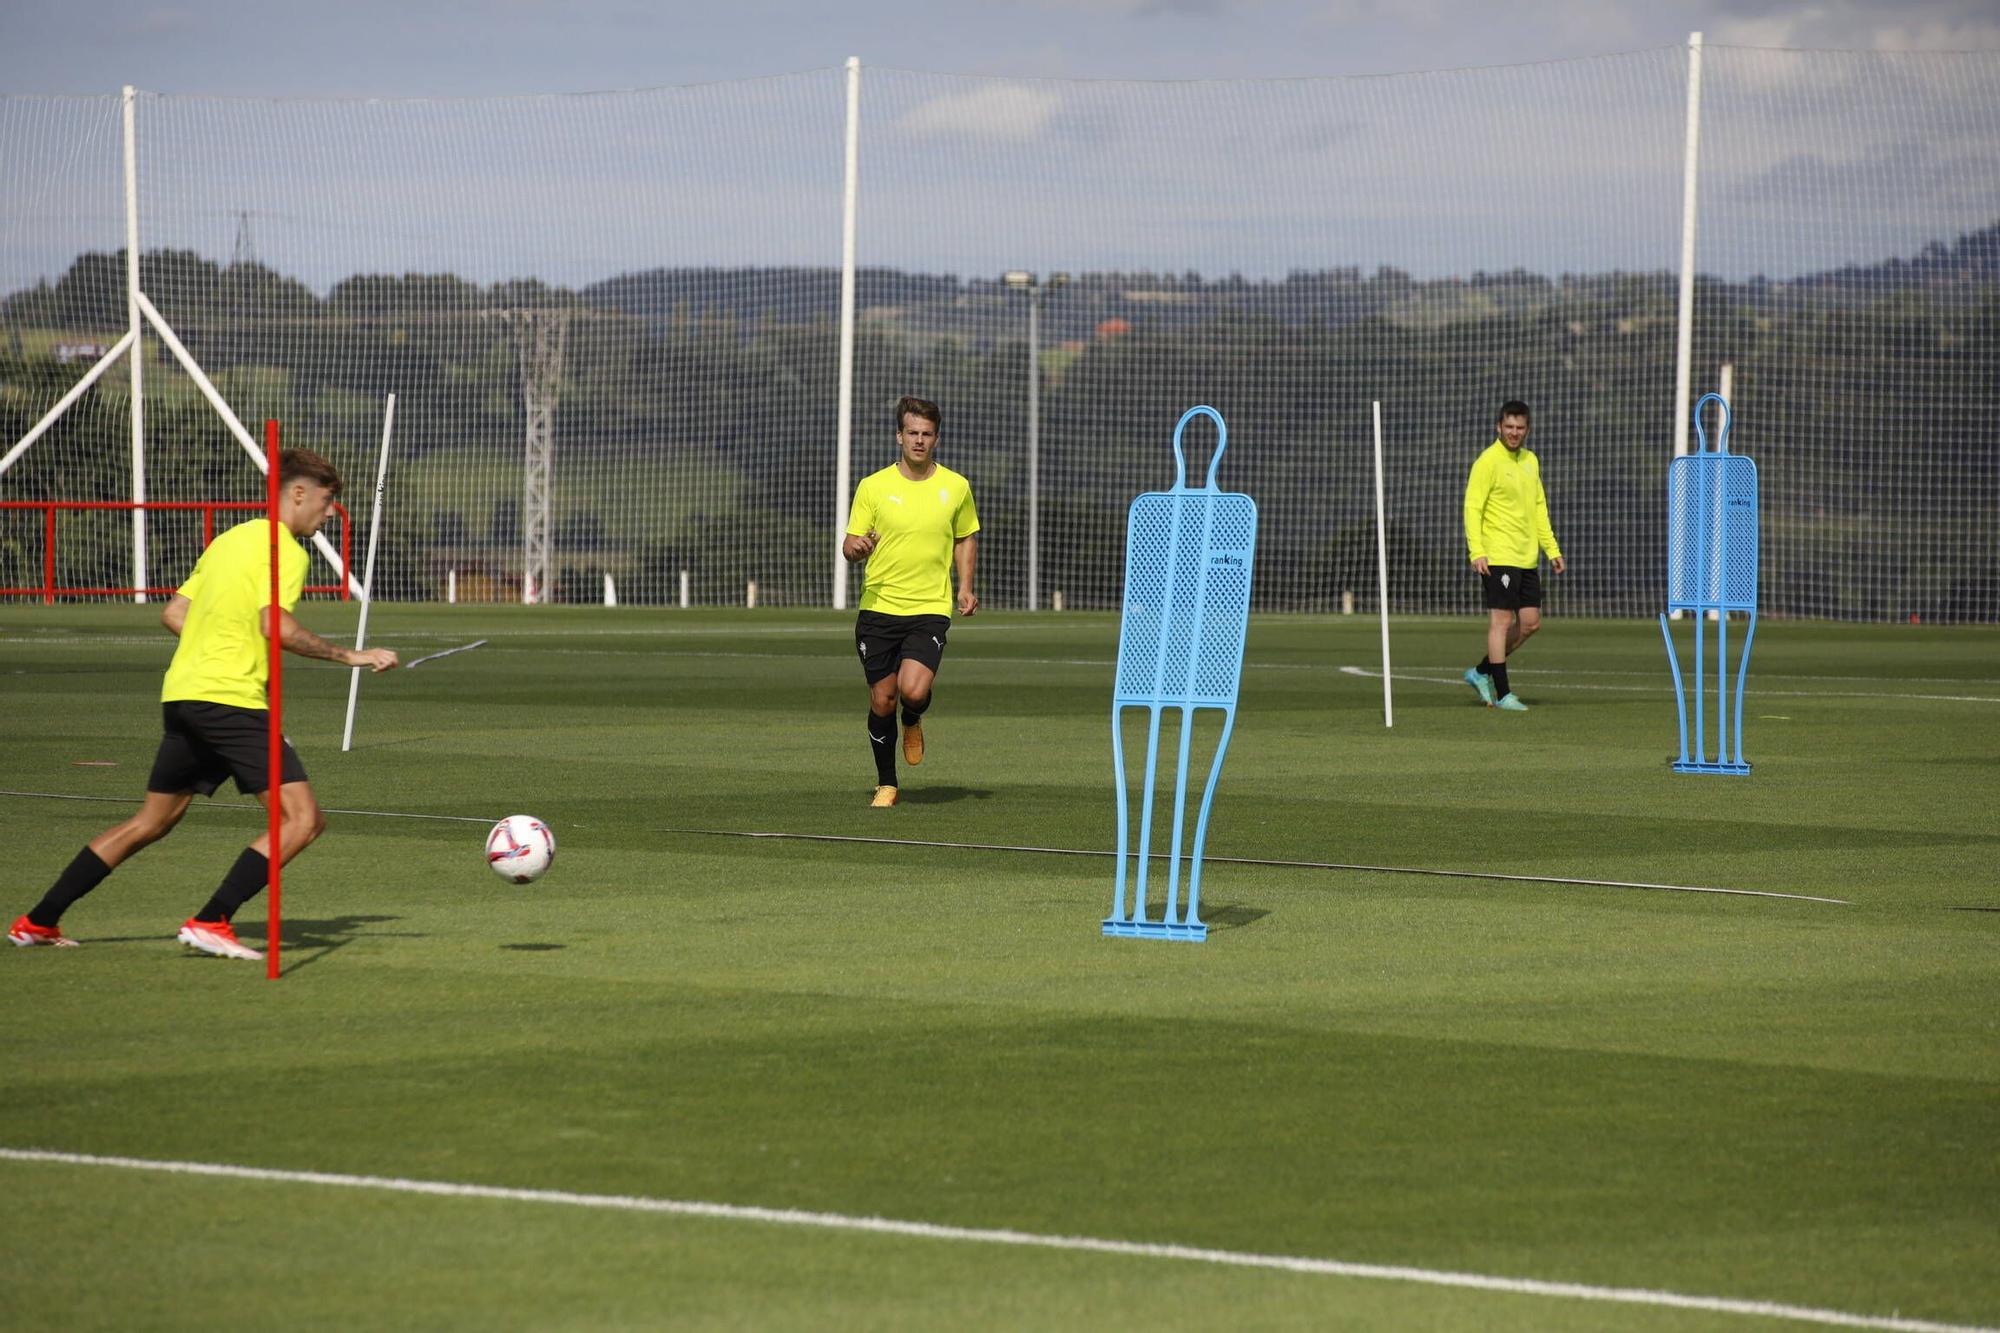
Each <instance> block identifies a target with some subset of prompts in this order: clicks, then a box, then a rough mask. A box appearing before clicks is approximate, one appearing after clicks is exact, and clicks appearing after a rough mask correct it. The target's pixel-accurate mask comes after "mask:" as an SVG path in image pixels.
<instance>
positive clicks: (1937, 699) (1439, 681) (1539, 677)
mask: <svg viewBox="0 0 2000 1333" xmlns="http://www.w3.org/2000/svg"><path fill="white" fill-rule="evenodd" d="M1341 671H1343V672H1344V673H1346V674H1347V675H1350V676H1366V677H1367V678H1368V679H1370V680H1380V679H1382V673H1381V672H1380V671H1374V670H1370V669H1369V668H1367V667H1359V666H1344V667H1342V668H1341ZM1553 674H1555V673H1553V672H1547V673H1541V674H1529V675H1524V677H1523V679H1526V680H1530V681H1532V682H1533V683H1534V685H1535V687H1536V688H1537V689H1545V690H1611V691H1613V692H1615V693H1619V694H1671V693H1673V687H1672V686H1671V685H1659V686H1650V687H1649V686H1645V685H1567V684H1564V683H1562V682H1560V681H1549V680H1545V679H1543V675H1553ZM1391 678H1392V679H1394V680H1409V681H1415V682H1417V683H1418V684H1420V685H1463V684H1464V683H1465V682H1464V681H1463V680H1462V679H1460V678H1459V677H1457V676H1452V677H1449V678H1445V677H1439V676H1415V675H1410V674H1407V673H1405V672H1401V671H1397V672H1394V673H1392V676H1391ZM1805 679H1811V677H1805ZM1754 693H1755V695H1756V697H1757V698H1759V699H1923V700H1928V701H1931V702H1933V703H1949V704H2000V694H1901V693H1890V694H1883V693H1881V692H1879V691H1877V692H1869V691H1863V690H1767V689H1762V688H1759V689H1758V690H1756V691H1755V692H1754Z"/></svg>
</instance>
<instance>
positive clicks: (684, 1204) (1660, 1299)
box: [0, 1148, 2000, 1333]
mask: <svg viewBox="0 0 2000 1333" xmlns="http://www.w3.org/2000/svg"><path fill="white" fill-rule="evenodd" d="M0 1158H5V1159H7V1160H10V1161H16V1162H46V1163H52V1164H58V1165H63V1166H88V1167H109V1168H114V1169H119V1170H126V1171H158V1172H164V1173H168V1174H173V1175H185V1176H212V1177H221V1178H224V1179H230V1180H254V1181H260V1182H266V1183H271V1184H281V1185H326V1186H333V1187H336V1188H344V1189H364V1190H381V1191H384V1192H386V1193H393V1194H418V1195H429V1196H432V1197H441V1198H451V1199H495V1200H501V1201H504V1202H508V1203H536V1204H556V1205H561V1206H564V1207H570V1208H596V1209H603V1210H608V1211H616V1212H629V1213H664V1214H669V1215H672V1216H678V1217H704V1218H714V1219H717V1220H720V1221H726V1222H761V1223H767V1224H770V1225H775V1226H790V1227H815V1228H819V1229H821V1230H826V1231H859V1232H867V1233H871V1234H874V1235H888V1236H907V1237H910V1238H912V1239H916V1240H934V1241H961V1242H967V1243H971V1244H976V1245H1014V1246H1021V1247H1025V1248H1031V1249H1040V1250H1072V1251H1076V1250H1080V1251H1084V1252H1087V1253H1092V1254H1112V1255H1117V1256H1119V1257H1121V1258H1128V1259H1170V1260H1178V1261H1180V1262H1183V1263H1202V1264H1216V1265H1220V1266H1223V1267H1229V1268H1259V1269H1274V1270H1277V1271H1280V1272H1288V1273H1311V1274H1315V1275H1318V1276H1322V1277H1344V1278H1364V1279H1374V1280H1377V1281H1386V1282H1410V1283H1416V1284H1419V1285H1422V1286H1429V1287H1460V1288H1469V1289H1471V1290H1474V1291H1491V1292H1502V1293H1506V1294H1509V1295H1516V1296H1546V1297H1554V1298H1558V1299H1567V1300H1583V1301H1605V1302H1611V1303H1615V1304H1620V1305H1650V1306H1656V1307H1664V1308H1667V1309H1675V1310H1701V1311H1705V1312H1707V1313H1710V1314H1730V1315H1742V1316H1746V1317H1749V1318H1758V1319H1791V1320H1796V1321H1799V1322H1801V1323H1809V1324H1821V1325H1825V1326H1828V1327H1833V1328H1871V1329H1889V1330H1894V1331H1895V1333H2000V1330H1996V1329H1993V1328H1987V1327H1981V1326H1979V1325H1973V1324H1942V1323H1937V1322H1934V1321H1932V1320H1928V1319H1904V1318H1902V1317H1901V1316H1897V1315H1868V1314H1854V1313H1851V1312H1849V1311H1846V1310H1828V1309H1821V1308H1818V1307H1815V1306H1809V1305H1787V1304H1784V1303H1782V1302H1779V1301H1757V1300H1743V1299H1739V1298H1736V1297H1731V1296H1696V1295H1689V1294H1687V1293H1684V1292H1678V1291H1659V1290H1654V1289H1651V1288H1646V1287H1598V1286H1591V1285H1588V1284H1586V1283H1581V1282H1554V1281H1549V1280H1546V1279H1543V1278H1524V1277H1493V1276H1488V1275H1486V1274H1483V1273H1458V1272H1452V1271H1450V1270H1448V1269H1437V1268H1413V1267H1409V1266H1405V1265H1401V1264H1362V1263H1349V1262H1347V1261H1345V1260H1341V1259H1313V1258H1306V1257H1303V1256H1296V1255H1287V1254H1255V1253H1251V1252H1248V1251H1244V1250H1213V1249H1207V1248H1204V1247H1201V1246H1195V1245H1172V1244H1156V1243H1151V1242H1146V1241H1134V1240H1109V1239H1104V1238H1100V1237H1096V1236H1062V1235H1049V1234H1045V1233H1041V1232H1034V1231H1014V1230H1009V1229H1005V1228H989V1227H960V1226H947V1225H945V1224H943V1223H938V1222H909V1221H902V1220H899V1219H897V1218H891V1217H862V1216H856V1215H851V1214H847V1213H823V1212H808V1211H806V1210H804V1209H799V1208H760V1207H757V1206H755V1205H752V1204H734V1203H709V1202H705V1201H703V1200H698V1199H658V1198H651V1197H648V1196H645V1195H633V1194H578V1193H574V1192H572V1191H569V1190H536V1189H514V1188H509V1187H507V1186H501V1185H462V1184H456V1183H453V1182H450V1181H441V1180H409V1179H405V1178H402V1177H398V1176H352V1175H342V1174H337V1173H335V1172H330V1171H281V1170H276V1169H272V1168H268V1167H254V1166H232V1165H229V1164H226V1163H219V1162H175V1161H157V1160H153V1159H149V1158H143V1157H102V1156H97V1155H94V1154H89V1153H69V1152H50V1151H45V1150H41V1149H34V1148H0Z"/></svg>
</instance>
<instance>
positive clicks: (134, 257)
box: [122, 83, 347, 603]
mask: <svg viewBox="0 0 2000 1333" xmlns="http://www.w3.org/2000/svg"><path fill="white" fill-rule="evenodd" d="M137 97H138V90H137V89H135V88H134V87H133V86H132V85H131V84H129V83H128V84H126V85H125V91H124V93H123V95H122V101H123V103H124V113H125V331H126V336H127V337H128V338H130V339H131V340H132V346H131V349H130V350H131V371H132V499H133V501H134V502H135V503H134V504H133V506H132V588H133V592H132V600H133V601H135V602H139V603H144V602H145V600H146V394H145V378H146V376H145V366H146V343H145V339H144V338H143V337H142V336H141V333H142V330H143V329H144V328H145V325H144V323H143V322H142V316H141V315H140V313H139V124H138V117H137V113H136V110H135V106H134V103H135V101H136V99H137ZM346 572H347V571H346V570H342V571H341V573H343V574H345V573H346Z"/></svg>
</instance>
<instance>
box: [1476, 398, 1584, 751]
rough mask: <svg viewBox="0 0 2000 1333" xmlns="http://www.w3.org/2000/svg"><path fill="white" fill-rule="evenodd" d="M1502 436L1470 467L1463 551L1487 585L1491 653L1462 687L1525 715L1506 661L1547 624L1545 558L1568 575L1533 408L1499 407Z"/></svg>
mask: <svg viewBox="0 0 2000 1333" xmlns="http://www.w3.org/2000/svg"><path fill="white" fill-rule="evenodd" d="M1495 429H1496V431H1497V432H1498V436H1499V438H1497V439H1495V440H1494V441H1493V443H1492V444H1490V445H1488V446H1487V448H1486V452H1484V453H1482V454H1480V455H1479V458H1478V461H1476V462H1474V463H1473V465H1472V475H1471V476H1469V477H1467V478H1466V482H1465V547H1466V553H1467V554H1468V555H1469V556H1470V557H1471V559H1472V567H1473V568H1474V569H1475V570H1478V571H1479V576H1480V578H1482V579H1483V580H1485V583H1486V607H1487V611H1486V656H1484V657H1482V658H1480V659H1479V665H1478V666H1475V667H1469V668H1467V670H1466V673H1465V683H1466V684H1468V685H1470V686H1471V687H1472V688H1473V689H1474V690H1476V691H1477V692H1478V694H1479V698H1480V701H1481V702H1482V703H1484V704H1485V705H1486V706H1487V707H1489V708H1504V709H1506V710H1507V711H1508V712H1510V713H1520V712H1526V711H1527V707H1528V706H1527V705H1526V704H1524V703H1522V702H1521V701H1520V699H1519V698H1518V697H1516V696H1515V694H1514V691H1513V688H1512V687H1511V686H1510V685H1509V684H1508V683H1507V659H1508V658H1510V657H1512V656H1513V655H1514V654H1515V653H1516V652H1518V651H1519V650H1520V647H1521V645H1522V644H1523V643H1526V642H1527V640H1528V636H1529V635H1531V634H1533V633H1534V632H1535V631H1536V630H1538V629H1540V628H1541V627H1542V576H1541V571H1540V569H1539V564H1540V553H1541V552H1543V551H1546V552H1548V556H1549V565H1550V567H1551V568H1552V569H1554V570H1555V572H1556V573H1558V574H1560V573H1562V572H1563V568H1564V561H1563V554H1562V548H1561V547H1559V546H1557V545H1556V534H1555V530H1554V529H1553V528H1552V527H1550V526H1549V497H1548V495H1547V493H1546V492H1544V491H1543V490H1542V465H1541V463H1540V462H1539V461H1538V460H1537V459H1536V457H1535V454H1534V451H1533V450H1531V449H1529V448H1527V447H1526V443H1527V439H1528V405H1527V404H1526V403H1524V402H1521V401H1519V400H1518V399H1511V400H1509V401H1508V402H1506V403H1504V404H1502V406H1501V408H1500V420H1499V423H1498V425H1497V426H1496V427H1495Z"/></svg>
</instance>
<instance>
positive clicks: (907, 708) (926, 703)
mask: <svg viewBox="0 0 2000 1333" xmlns="http://www.w3.org/2000/svg"><path fill="white" fill-rule="evenodd" d="M936 697H937V696H936V695H935V694H926V695H925V696H924V698H923V702H922V703H914V704H913V703H911V702H910V701H909V700H907V699H905V700H904V701H903V725H904V726H906V727H907V726H909V725H910V724H911V723H912V722H918V721H921V720H922V719H923V716H924V710H925V709H926V708H929V707H930V706H931V700H932V699H934V698H936Z"/></svg>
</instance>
